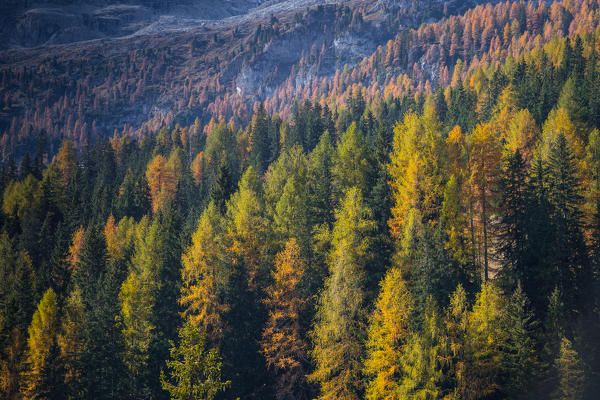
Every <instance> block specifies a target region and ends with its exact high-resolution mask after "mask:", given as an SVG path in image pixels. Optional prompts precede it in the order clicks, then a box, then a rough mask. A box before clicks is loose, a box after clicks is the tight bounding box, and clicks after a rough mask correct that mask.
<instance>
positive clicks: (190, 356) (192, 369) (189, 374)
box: [160, 321, 230, 400]
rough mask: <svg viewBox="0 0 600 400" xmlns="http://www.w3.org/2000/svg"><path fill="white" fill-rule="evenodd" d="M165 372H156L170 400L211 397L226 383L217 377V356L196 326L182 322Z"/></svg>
mask: <svg viewBox="0 0 600 400" xmlns="http://www.w3.org/2000/svg"><path fill="white" fill-rule="evenodd" d="M170 353H171V358H170V359H169V360H167V371H168V372H167V374H168V375H167V374H166V373H165V372H164V370H162V371H161V374H160V382H161V385H162V388H163V389H164V390H166V391H167V392H169V394H170V395H171V398H172V399H174V400H212V399H214V398H215V396H216V395H217V394H218V393H219V392H222V391H223V390H225V389H226V388H227V387H228V386H229V384H230V382H229V381H223V380H222V379H221V365H222V362H221V357H220V356H219V353H218V352H217V350H216V349H211V350H209V349H207V348H206V340H205V337H204V336H203V334H202V332H201V330H200V328H198V327H196V326H195V325H194V324H192V323H191V322H189V321H188V322H186V323H185V324H184V326H183V327H182V328H181V329H180V330H179V343H178V345H175V344H174V343H173V342H171V350H170Z"/></svg>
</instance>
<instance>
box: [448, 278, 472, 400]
mask: <svg viewBox="0 0 600 400" xmlns="http://www.w3.org/2000/svg"><path fill="white" fill-rule="evenodd" d="M444 325H445V329H446V338H447V339H446V340H447V345H448V350H449V354H448V379H449V380H450V382H451V387H452V395H453V396H454V397H455V398H466V396H467V387H468V385H469V382H468V381H467V374H466V371H467V360H466V352H467V351H468V349H467V329H468V326H469V304H468V302H467V293H466V292H465V289H464V288H463V287H462V286H461V285H458V287H457V288H456V290H455V291H454V293H453V294H452V296H450V304H449V305H448V308H447V309H446V315H445V317H444Z"/></svg>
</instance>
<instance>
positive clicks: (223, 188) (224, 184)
mask: <svg viewBox="0 0 600 400" xmlns="http://www.w3.org/2000/svg"><path fill="white" fill-rule="evenodd" d="M233 192H234V186H233V182H232V178H231V172H230V171H229V167H228V166H227V164H226V163H221V165H220V167H219V172H218V175H217V178H216V181H215V183H214V185H213V186H212V187H211V189H210V200H211V201H213V202H214V203H215V205H216V206H217V209H218V210H219V211H220V212H221V214H223V215H225V211H227V201H228V200H229V197H231V194H232V193H233Z"/></svg>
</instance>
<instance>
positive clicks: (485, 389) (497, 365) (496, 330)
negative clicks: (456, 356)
mask: <svg viewBox="0 0 600 400" xmlns="http://www.w3.org/2000/svg"><path fill="white" fill-rule="evenodd" d="M504 307H505V306H504V299H503V298H502V297H501V295H500V291H499V290H498V289H497V288H496V287H495V286H494V285H493V284H492V283H491V282H487V283H484V284H483V285H482V286H481V292H479V293H478V294H477V299H476V301H475V304H474V305H473V309H472V310H471V312H470V313H469V324H468V326H467V342H466V349H465V356H466V374H465V377H464V379H465V383H466V387H465V388H466V393H465V394H466V396H465V397H466V398H467V399H478V398H482V397H485V396H490V395H493V394H495V393H497V392H498V391H499V390H500V389H501V387H500V383H501V382H500V378H501V374H502V355H503V354H502V348H503V346H504V343H505V341H506V336H505V332H504V330H503V321H504V318H505V308H504Z"/></svg>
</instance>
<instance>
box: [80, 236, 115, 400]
mask: <svg viewBox="0 0 600 400" xmlns="http://www.w3.org/2000/svg"><path fill="white" fill-rule="evenodd" d="M114 273H115V271H114V269H113V268H112V266H111V265H107V252H106V242H105V239H104V235H103V234H102V233H101V231H100V229H98V228H95V227H91V228H89V229H88V230H87V231H86V232H85V236H84V240H83V244H82V248H81V255H80V259H79V262H78V264H77V267H76V269H75V273H74V275H73V281H74V283H75V285H76V286H77V287H78V288H79V290H80V292H81V303H82V306H83V307H82V308H83V318H82V319H83V323H82V327H81V332H80V334H81V341H82V343H83V349H82V352H81V363H82V371H83V376H82V384H83V390H84V393H85V396H86V397H93V398H96V399H107V398H114V397H115V396H117V397H118V396H119V395H120V393H121V390H122V389H123V388H122V385H123V382H122V380H121V378H122V377H123V372H124V370H123V364H122V361H121V358H120V355H121V354H122V340H121V332H120V331H119V329H118V328H117V326H116V323H115V317H116V316H117V315H118V313H119V302H118V301H115V299H117V298H118V293H119V288H120V286H121V282H118V281H115V280H114V279H113V278H114V277H115V275H114Z"/></svg>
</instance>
